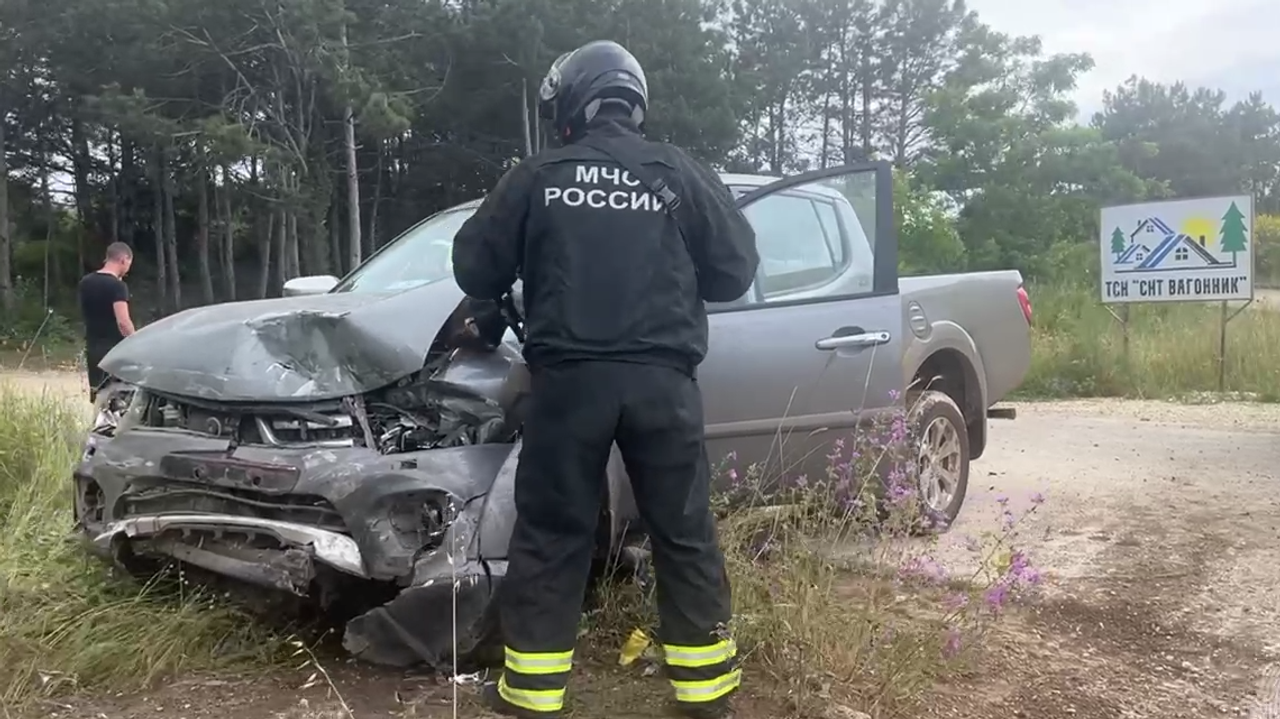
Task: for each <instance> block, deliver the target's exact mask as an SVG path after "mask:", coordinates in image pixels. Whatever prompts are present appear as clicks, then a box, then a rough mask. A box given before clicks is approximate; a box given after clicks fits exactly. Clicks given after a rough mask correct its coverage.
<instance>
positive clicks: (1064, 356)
mask: <svg viewBox="0 0 1280 719" xmlns="http://www.w3.org/2000/svg"><path fill="white" fill-rule="evenodd" d="M1029 291H1030V293H1031V299H1032V303H1033V305H1034V307H1035V316H1034V317H1035V319H1034V327H1033V330H1032V358H1031V370H1030V372H1029V373H1028V375H1027V377H1026V379H1025V380H1024V382H1023V384H1022V387H1021V388H1020V391H1019V394H1021V395H1024V396H1032V397H1073V396H1074V397H1080V396H1084V397H1090V396H1116V397H1136V398H1160V399H1163V398H1170V397H1176V396H1179V395H1185V394H1189V393H1199V392H1216V391H1218V389H1219V385H1218V371H1219V370H1218V347H1219V327H1220V325H1221V319H1222V311H1221V307H1220V305H1219V304H1216V303H1196V304H1190V303H1188V304H1172V303H1166V304H1144V305H1133V306H1131V307H1130V308H1129V324H1128V328H1129V350H1128V356H1127V358H1126V356H1125V352H1124V329H1123V326H1122V325H1121V324H1120V322H1118V321H1117V320H1116V318H1115V317H1113V316H1112V315H1111V314H1110V313H1109V312H1108V311H1107V308H1106V306H1104V305H1103V304H1102V303H1101V301H1100V299H1099V292H1098V290H1097V288H1096V287H1094V286H1092V285H1089V284H1083V283H1052V284H1038V285H1034V286H1030V287H1029ZM1241 304H1242V303H1238V302H1237V303H1232V304H1231V306H1230V311H1231V312H1233V313H1234V312H1235V310H1236V308H1238V307H1239V306H1240V305H1241ZM1114 309H1116V310H1117V312H1119V311H1120V309H1121V308H1120V307H1119V306H1115V307H1114ZM1277 350H1280V308H1276V309H1272V310H1268V309H1263V308H1262V307H1260V306H1259V305H1258V304H1257V303H1255V305H1254V306H1253V307H1250V308H1249V309H1246V310H1245V311H1243V312H1242V313H1240V314H1239V315H1238V316H1237V317H1236V318H1235V319H1234V320H1232V321H1231V323H1230V324H1229V325H1228V326H1227V352H1226V366H1225V379H1226V382H1225V387H1224V389H1225V391H1227V392H1238V393H1248V394H1250V395H1251V396H1253V397H1255V398H1257V399H1261V400H1269V401H1275V400H1280V360H1277V359H1276V358H1275V356H1274V355H1275V353H1276V352H1277Z"/></svg>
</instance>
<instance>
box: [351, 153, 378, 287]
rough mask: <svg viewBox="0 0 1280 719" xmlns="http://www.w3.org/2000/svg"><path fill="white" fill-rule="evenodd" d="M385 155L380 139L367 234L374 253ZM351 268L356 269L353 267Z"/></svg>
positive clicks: (368, 247) (371, 252)
mask: <svg viewBox="0 0 1280 719" xmlns="http://www.w3.org/2000/svg"><path fill="white" fill-rule="evenodd" d="M384 155H385V153H384V152H383V147H382V140H378V164H377V168H378V170H377V176H376V177H375V178H374V180H373V202H371V203H369V232H368V233H366V235H365V238H364V240H365V243H364V244H365V249H367V250H368V253H369V254H373V253H374V252H375V251H377V249H378V245H379V242H378V206H379V205H381V204H382V175H383V173H384V172H385V169H384V168H383V161H382V158H383V156H384ZM351 269H355V268H354V267H352V268H351Z"/></svg>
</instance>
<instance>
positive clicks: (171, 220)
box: [161, 147, 182, 312]
mask: <svg viewBox="0 0 1280 719" xmlns="http://www.w3.org/2000/svg"><path fill="white" fill-rule="evenodd" d="M171 152H172V150H171V149H170V148H167V147H166V148H165V149H164V150H163V153H164V154H163V155H162V156H163V157H164V173H163V175H162V177H161V181H162V182H163V186H162V194H163V195H164V259H165V263H166V264H167V265H168V266H169V267H168V275H169V310H170V311H171V312H179V311H181V310H182V274H181V272H180V270H179V269H178V225H177V218H176V217H175V216H174V211H173V195H174V187H173V163H172V162H171V161H170V153H171Z"/></svg>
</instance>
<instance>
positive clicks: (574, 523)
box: [498, 361, 741, 713]
mask: <svg viewBox="0 0 1280 719" xmlns="http://www.w3.org/2000/svg"><path fill="white" fill-rule="evenodd" d="M529 401H530V407H529V413H528V415H527V417H526V421H525V430H524V446H523V449H522V450H521V453H520V463H519V466H518V468H517V471H516V486H515V501H516V508H517V511H518V512H519V515H518V517H517V519H516V524H515V529H514V533H513V535H512V537H511V545H510V551H509V554H508V557H509V560H510V563H509V566H508V569H507V576H506V580H505V582H504V583H503V587H502V591H501V593H502V598H501V621H502V630H503V633H504V636H505V638H506V645H507V649H506V667H505V671H504V672H503V677H502V680H501V681H500V682H499V686H498V688H499V692H500V693H501V695H502V696H503V698H504V699H506V700H507V701H508V702H509V703H512V704H515V705H516V706H519V707H521V708H524V709H526V710H529V711H534V712H549V713H553V712H557V711H559V710H560V708H561V707H562V706H563V701H564V690H565V685H566V684H567V682H568V676H569V672H570V669H571V666H572V657H573V649H574V644H575V642H576V639H577V632H578V624H579V621H580V618H581V613H582V601H583V595H584V594H585V592H586V583H587V578H588V574H589V572H590V566H591V558H592V551H593V546H594V541H595V537H596V527H597V522H598V520H599V517H600V513H601V509H602V503H603V502H604V501H605V497H606V493H607V491H608V490H607V484H606V475H605V471H606V465H607V463H608V460H609V454H610V451H611V447H612V445H613V444H614V443H615V442H616V443H617V445H618V449H619V450H620V452H621V454H622V459H623V461H624V463H625V465H626V468H627V473H628V475H630V478H631V484H632V487H633V489H634V492H635V497H636V504H637V506H638V508H639V510H640V516H641V520H642V521H643V523H644V528H645V529H646V530H647V531H648V533H649V538H650V543H651V546H652V548H653V563H654V571H655V574H656V584H657V602H658V611H659V615H660V618H661V626H660V628H659V630H658V635H659V640H660V641H661V643H662V646H663V650H664V653H665V656H666V664H667V674H668V676H669V678H670V680H671V683H672V686H673V688H674V689H675V693H676V699H677V701H679V702H681V703H684V704H686V705H690V706H697V705H705V704H706V703H707V702H715V701H723V700H725V699H726V698H727V697H728V696H729V695H730V694H731V693H733V692H734V691H735V690H736V689H737V688H738V685H739V684H740V682H741V673H740V670H739V669H738V668H737V657H736V654H737V651H736V647H735V645H734V643H733V640H732V639H731V638H730V637H729V635H728V627H727V624H728V621H729V619H730V615H731V612H732V608H731V602H730V588H729V578H728V574H727V573H726V571H725V564H724V556H723V554H722V553H721V551H720V547H719V543H718V540H717V537H716V527H715V518H714V516H713V515H712V512H711V506H710V468H709V466H708V462H707V453H706V445H705V443H704V441H703V417H702V396H701V393H700V390H699V388H698V384H697V382H696V381H695V380H694V379H693V378H692V377H690V376H688V375H687V374H684V373H682V372H680V371H678V370H675V369H670V368H667V367H662V366H657V365H647V364H637V363H626V362H602V361H582V362H573V363H566V364H560V365H554V366H551V367H548V368H542V369H539V370H537V371H535V372H534V374H533V377H532V385H531V397H530V400H529Z"/></svg>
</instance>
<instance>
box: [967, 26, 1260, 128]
mask: <svg viewBox="0 0 1280 719" xmlns="http://www.w3.org/2000/svg"><path fill="white" fill-rule="evenodd" d="M968 4H969V7H970V8H971V9H973V10H976V11H977V12H978V15H979V17H981V18H982V20H984V21H985V22H986V23H988V24H989V25H991V26H992V27H994V28H995V29H997V30H999V31H1001V32H1005V33H1010V34H1016V35H1039V36H1040V37H1041V38H1043V40H1044V45H1045V51H1046V52H1048V53H1055V52H1087V53H1089V54H1090V55H1092V56H1093V60H1094V62H1095V67H1094V70H1093V72H1091V73H1089V74H1088V75H1086V76H1084V77H1083V78H1081V80H1080V87H1079V90H1078V91H1077V93H1076V98H1075V99H1076V102H1077V104H1079V105H1080V110H1081V113H1082V114H1083V115H1084V116H1086V117H1087V116H1089V115H1091V114H1092V113H1093V111H1095V110H1098V109H1100V107H1101V103H1102V91H1103V90H1105V89H1109V88H1112V87H1115V86H1116V85H1118V84H1120V83H1121V82H1123V81H1124V80H1125V79H1126V78H1127V77H1129V76H1130V75H1135V74H1136V75H1139V76H1143V77H1147V78H1149V79H1152V80H1157V81H1160V82H1173V81H1175V80H1183V81H1185V82H1187V83H1188V84H1191V85H1206V86H1210V87H1216V88H1220V89H1222V90H1225V91H1226V92H1227V95H1228V99H1229V100H1235V99H1239V98H1243V97H1244V96H1247V95H1248V93H1249V92H1251V91H1253V90H1261V91H1262V92H1263V94H1264V96H1265V97H1266V98H1267V100H1269V101H1270V102H1272V103H1273V104H1277V105H1280V36H1278V35H1277V29H1280V2H1277V0H968Z"/></svg>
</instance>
